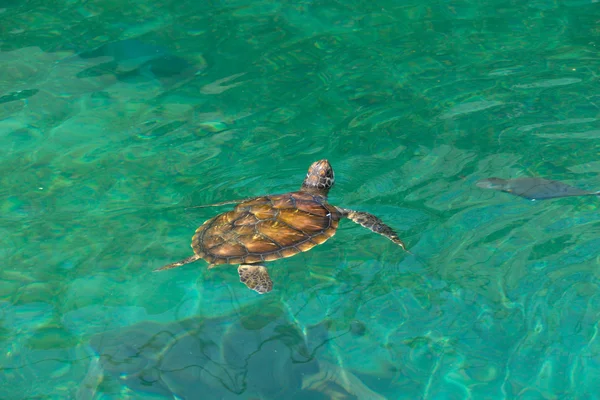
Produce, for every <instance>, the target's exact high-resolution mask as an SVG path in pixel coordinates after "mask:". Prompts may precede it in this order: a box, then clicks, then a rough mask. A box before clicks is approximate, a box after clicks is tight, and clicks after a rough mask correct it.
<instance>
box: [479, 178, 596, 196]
mask: <svg viewBox="0 0 600 400" xmlns="http://www.w3.org/2000/svg"><path fill="white" fill-rule="evenodd" d="M476 185H477V186H478V187H480V188H483V189H493V190H498V191H501V192H506V193H510V194H513V195H515V196H520V197H523V198H525V199H529V200H544V199H554V198H559V197H571V196H600V191H598V192H590V191H588V190H583V189H579V188H576V187H573V186H571V185H567V184H566V183H562V182H560V181H553V180H549V179H543V178H516V179H501V178H496V177H492V178H486V179H482V180H480V181H477V183H476Z"/></svg>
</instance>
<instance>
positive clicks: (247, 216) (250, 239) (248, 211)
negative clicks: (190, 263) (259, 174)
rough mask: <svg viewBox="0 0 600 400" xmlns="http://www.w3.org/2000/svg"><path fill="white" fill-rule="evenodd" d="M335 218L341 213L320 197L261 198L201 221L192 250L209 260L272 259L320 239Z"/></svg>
mask: <svg viewBox="0 0 600 400" xmlns="http://www.w3.org/2000/svg"><path fill="white" fill-rule="evenodd" d="M339 219H340V213H339V212H338V211H337V210H336V208H335V207H333V206H331V205H330V204H328V203H327V201H326V200H325V199H324V198H323V197H321V196H315V195H312V194H309V193H305V192H292V193H286V194H280V195H273V196H263V197H258V198H253V199H251V200H248V201H245V202H243V203H240V204H238V205H237V206H236V207H235V208H234V209H233V210H232V211H229V212H226V213H223V214H219V215H217V216H216V217H214V218H211V219H209V220H208V221H206V222H205V223H204V224H203V225H202V226H200V227H199V228H198V229H197V230H196V234H195V235H194V237H193V238H192V248H193V249H194V252H195V253H196V254H197V255H198V256H200V257H202V258H203V259H205V260H206V261H208V262H209V263H210V264H242V263H248V264H252V263H258V262H263V261H272V260H277V259H278V258H284V257H291V256H293V255H295V254H298V253H300V252H302V251H307V250H310V249H311V248H313V247H315V246H316V245H318V244H321V243H323V242H325V241H326V240H327V239H329V238H330V237H332V236H333V235H334V234H335V231H336V230H337V227H338V222H339Z"/></svg>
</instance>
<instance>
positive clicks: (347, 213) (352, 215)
mask: <svg viewBox="0 0 600 400" xmlns="http://www.w3.org/2000/svg"><path fill="white" fill-rule="evenodd" d="M336 208H337V209H338V211H339V212H340V213H341V214H342V215H343V216H344V217H346V218H349V219H351V220H352V221H354V222H356V223H357V224H359V225H362V226H364V227H365V228H367V229H370V230H371V231H373V232H375V233H379V234H380V235H382V236H385V237H386V238H388V239H390V240H391V241H392V242H394V243H396V244H397V245H398V246H400V247H402V249H404V251H406V252H407V253H409V254H412V253H411V252H410V251H408V250H407V249H406V245H405V244H404V242H403V241H402V240H400V238H399V237H398V234H397V233H396V232H394V230H393V229H392V228H390V227H389V226H387V225H386V224H385V223H384V222H383V221H382V220H380V219H379V218H377V217H376V216H374V215H373V214H369V213H367V212H363V211H354V210H348V209H347V208H340V207H336Z"/></svg>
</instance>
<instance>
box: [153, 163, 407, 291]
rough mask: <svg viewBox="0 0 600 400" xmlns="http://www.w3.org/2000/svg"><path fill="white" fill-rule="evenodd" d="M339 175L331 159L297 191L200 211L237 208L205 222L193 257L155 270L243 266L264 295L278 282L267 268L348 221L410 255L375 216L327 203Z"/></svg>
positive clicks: (247, 279)
mask: <svg viewBox="0 0 600 400" xmlns="http://www.w3.org/2000/svg"><path fill="white" fill-rule="evenodd" d="M333 184H334V173H333V169H332V168H331V165H330V164H329V162H328V161H327V160H320V161H316V162H314V163H313V164H312V165H311V166H310V168H309V169H308V173H307V174H306V178H305V179H304V182H303V183H302V186H301V187H300V190H298V191H296V192H290V193H284V194H276V195H267V196H259V197H252V198H247V199H242V200H234V201H225V202H222V203H215V204H210V205H207V206H201V207H210V206H220V205H224V204H237V206H236V207H235V208H234V209H233V210H232V211H228V212H225V213H222V214H219V215H217V216H216V217H213V218H211V219H209V220H208V221H206V222H205V223H204V224H203V225H202V226H200V227H199V228H198V229H197V230H196V234H195V235H194V237H193V238H192V249H193V250H194V255H193V256H191V257H188V258H186V259H185V260H181V261H177V262H174V263H171V264H168V265H165V266H164V267H161V268H158V269H156V270H155V271H163V270H167V269H171V268H176V267H180V266H182V265H184V264H188V263H191V262H194V261H197V260H199V259H201V258H202V259H204V260H206V261H207V262H208V263H209V266H208V268H209V269H210V268H213V267H215V266H217V265H220V264H239V267H238V273H239V276H240V281H241V282H243V283H244V284H245V285H246V286H247V287H248V288H249V289H252V290H254V291H256V292H258V293H260V294H264V293H268V292H270V291H271V289H272V288H273V282H272V281H271V278H270V277H269V273H268V272H267V269H266V268H265V266H264V265H263V264H264V263H265V262H266V261H273V260H277V259H279V258H284V257H291V256H293V255H295V254H298V253H300V252H303V251H307V250H309V249H311V248H313V247H315V246H316V245H318V244H321V243H323V242H325V241H326V240H327V239H329V238H330V237H332V236H333V235H334V234H335V231H336V229H337V227H338V222H339V220H340V219H342V218H349V219H350V220H352V221H354V222H356V223H357V224H359V225H362V226H364V227H365V228H368V229H370V230H371V231H373V232H376V233H379V234H380V235H383V236H385V237H387V238H388V239H390V240H391V241H392V242H394V243H396V244H397V245H398V246H400V247H402V248H403V249H404V250H406V248H405V246H404V243H403V242H402V241H401V240H400V238H398V235H397V234H396V232H394V230H393V229H392V228H390V227H389V226H387V225H386V224H384V223H383V221H381V220H380V219H379V218H377V217H376V216H374V215H372V214H369V213H366V212H362V211H353V210H349V209H346V208H340V207H336V206H332V205H331V204H329V203H327V193H328V192H329V189H331V187H332V186H333Z"/></svg>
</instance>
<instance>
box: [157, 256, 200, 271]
mask: <svg viewBox="0 0 600 400" xmlns="http://www.w3.org/2000/svg"><path fill="white" fill-rule="evenodd" d="M199 259H200V256H198V255H196V254H194V255H193V256H190V257H188V258H186V259H185V260H181V261H177V262H174V263H171V264H167V265H165V266H164V267H160V268H157V269H155V270H154V271H152V272H158V271H164V270H166V269H171V268H177V267H181V266H182V265H185V264H189V263H191V262H194V261H198V260H199Z"/></svg>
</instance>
